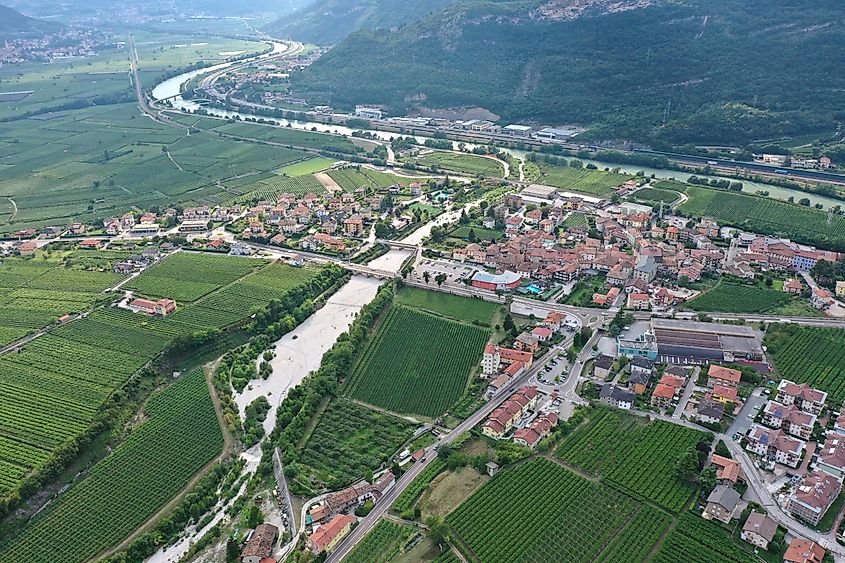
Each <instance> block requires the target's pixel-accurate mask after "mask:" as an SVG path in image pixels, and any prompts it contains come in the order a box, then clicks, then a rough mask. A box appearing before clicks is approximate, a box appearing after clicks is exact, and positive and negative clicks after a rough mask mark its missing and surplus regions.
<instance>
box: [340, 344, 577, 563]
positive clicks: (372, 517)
mask: <svg viewBox="0 0 845 563" xmlns="http://www.w3.org/2000/svg"><path fill="white" fill-rule="evenodd" d="M571 343H572V338H571V337H569V338H567V339H566V340H564V341H563V342H561V343H560V344H558V345H557V346H554V347H552V348H551V349H550V350H549V351H548V352H547V353H546V355H545V356H543V357H542V358H540V359H539V360H538V361H537V362H535V363H534V365H532V366H531V369H529V370H527V371H526V372H525V373H523V374H522V375H520V376H519V377H517V378H516V380H514V381H512V382H511V385H510V387H504V388H502V389H500V390H499V392H498V393H496V394H495V395H494V396H493V397H492V398H491V399H490V401H489V402H487V403H485V404H484V406H483V407H481V408H480V409H479V410H477V411H475V413H474V414H473V415H472V416H470V417H469V418H467V419H466V420H464V421H463V422H461V423H460V424H459V425H458V426H456V427H455V429H454V430H452V431H451V432H449V433H448V434H446V435H445V436H443V437H442V438H441V440H440V441H439V442H438V443H437V444H434V445H432V446H429V447H428V448H427V449H426V455H425V457H424V459H423V460H420V461H418V462H416V463H415V464H414V465H413V466H412V467H411V469H409V470H408V472H407V473H405V474H404V475H402V477H401V478H400V479H399V481H397V482H396V485H395V486H394V487H393V488H392V489H391V490H390V492H388V493H387V494H386V495H385V496H383V497H382V498H381V500H380V501H379V502H378V504H376V506H375V508H373V510H372V511H371V512H370V514H369V515H368V516H367V517H366V518H364V519H363V520H361V522H359V523H358V526H357V527H356V528H355V529H354V530H353V531H352V533H351V534H349V535H348V536H347V537H346V538H345V539H344V540H343V541H342V542H341V543H340V545H338V546H337V548H336V549H335V550H334V551H333V552H332V553H331V554H330V555H329V557H328V559H327V560H326V561H327V563H338V562H339V561H341V560H342V559H343V558H344V557H346V556H347V555H348V554H349V552H350V551H351V550H352V549H353V548H354V547H355V545H356V544H357V543H358V542H360V541H361V540H362V539H363V538H364V537H365V536H366V535H367V533H369V531H370V530H372V529H373V527H375V525H376V524H377V523H378V521H379V520H380V519H381V517H382V516H384V514H385V513H386V512H387V511H388V509H389V508H390V507H391V506H392V505H393V503H394V502H395V501H396V499H397V498H398V497H399V495H401V494H402V493H403V492H404V491H405V489H407V488H408V486H409V485H410V484H411V483H412V482H413V480H414V479H415V478H416V477H417V476H418V475H419V474H420V473H422V472H423V471H424V470H425V468H426V467H428V466H429V465H431V463H432V462H433V461H434V460H435V459H437V450H436V447H437V446H438V445H439V444H450V443H452V442H454V441H455V440H456V439H457V438H458V437H459V436H460V435H462V434H464V433H465V432H469V431H470V430H472V429H473V428H475V427H476V426H478V425H479V424H481V421H483V420H484V419H485V418H487V417H488V416H489V415H490V413H492V412H493V411H494V410H495V409H496V408H497V407H498V406H499V405H501V404H502V403H504V402H505V400H507V398H508V397H510V396H511V395H512V394H513V392H514V391H515V390H516V389H518V388H519V387H521V386H523V385H525V384H526V383H528V382H529V381H530V380H531V379H532V378H533V377H535V376H536V375H537V374H538V373H539V372H540V370H542V369H544V368H545V366H546V364H547V363H548V362H549V361H550V360H551V359H552V358H555V357H557V354H558V353H559V352H561V351H562V350H565V349H566V348H567V347H568V346H569V345H571ZM575 379H576V381H577V377H576V378H575ZM567 381H568V380H567Z"/></svg>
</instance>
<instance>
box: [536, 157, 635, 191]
mask: <svg viewBox="0 0 845 563" xmlns="http://www.w3.org/2000/svg"><path fill="white" fill-rule="evenodd" d="M531 164H532V166H531V167H529V168H531V170H534V171H535V172H534V174H532V177H531V181H532V182H535V183H538V184H543V185H547V186H555V187H558V188H561V189H563V190H566V191H570V192H576V193H583V194H587V195H592V196H597V197H607V196H610V195H611V194H613V188H615V187H616V186H620V185H622V184H624V183H625V182H626V181H627V180H630V179H631V178H633V177H634V176H633V175H632V174H616V173H613V172H605V171H604V170H589V169H586V168H572V167H569V166H555V165H552V164H546V163H544V162H534V163H531Z"/></svg>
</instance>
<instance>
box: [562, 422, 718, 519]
mask: <svg viewBox="0 0 845 563" xmlns="http://www.w3.org/2000/svg"><path fill="white" fill-rule="evenodd" d="M703 440H706V435H705V433H704V432H698V431H695V430H691V429H689V428H686V427H684V426H678V425H676V424H670V423H668V422H663V421H659V420H658V421H652V422H647V421H646V419H645V418H642V417H638V416H634V415H628V414H624V413H622V412H617V411H614V410H610V409H606V408H598V409H596V410H595V411H593V413H592V414H591V415H590V418H589V421H588V422H587V423H586V424H584V425H583V426H581V427H580V428H578V430H576V431H575V432H573V433H572V434H570V435H569V436H568V437H567V438H566V440H565V441H564V442H563V444H561V446H560V447H559V448H558V450H557V451H556V452H555V453H556V455H557V456H558V457H560V458H561V459H563V460H564V461H565V462H567V463H570V464H572V465H573V466H576V467H578V468H580V469H582V470H583V471H586V472H588V473H592V474H594V475H597V476H598V477H600V478H601V480H602V482H605V483H609V484H612V485H613V486H615V487H618V488H619V489H621V490H623V491H626V492H628V493H629V494H631V495H633V496H635V497H637V498H643V499H647V500H650V501H652V502H655V503H657V504H659V505H661V506H664V507H666V508H668V509H669V510H672V511H675V512H678V511H680V510H681V509H683V507H684V506H685V505H686V504H687V502H688V501H689V499H690V497H691V496H692V494H693V493H694V492H695V490H696V486H695V485H694V484H693V483H690V482H688V481H686V480H683V479H682V478H681V476H679V475H678V472H677V469H676V463H677V460H678V459H679V458H680V457H681V456H683V455H686V454H688V453H689V452H694V451H695V447H696V445H697V444H698V443H699V442H701V441H703Z"/></svg>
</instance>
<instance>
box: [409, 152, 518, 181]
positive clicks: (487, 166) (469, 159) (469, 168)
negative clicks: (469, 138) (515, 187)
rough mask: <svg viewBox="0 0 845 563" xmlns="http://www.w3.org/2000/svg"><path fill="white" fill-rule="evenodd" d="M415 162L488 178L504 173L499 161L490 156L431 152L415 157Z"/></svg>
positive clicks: (498, 176) (502, 175) (500, 175)
mask: <svg viewBox="0 0 845 563" xmlns="http://www.w3.org/2000/svg"><path fill="white" fill-rule="evenodd" d="M415 163H416V164H420V165H422V166H432V167H435V168H437V169H442V170H446V171H451V172H458V173H461V174H472V175H481V176H487V177H490V178H502V177H504V175H505V169H504V166H502V163H501V162H499V161H497V160H494V159H492V158H485V157H483V156H475V155H470V154H455V153H450V152H433V153H430V154H427V155H424V156H422V157H420V158H417V159H416V160H415Z"/></svg>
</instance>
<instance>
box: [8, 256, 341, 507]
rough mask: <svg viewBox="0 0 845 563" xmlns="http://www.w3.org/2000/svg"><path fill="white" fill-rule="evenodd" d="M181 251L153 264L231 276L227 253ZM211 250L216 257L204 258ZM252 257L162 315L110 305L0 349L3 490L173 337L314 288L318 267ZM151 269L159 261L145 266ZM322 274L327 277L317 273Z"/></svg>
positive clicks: (85, 422) (72, 436)
mask: <svg viewBox="0 0 845 563" xmlns="http://www.w3.org/2000/svg"><path fill="white" fill-rule="evenodd" d="M182 254H183V253H179V254H177V255H175V256H172V257H170V258H165V259H164V260H163V261H162V262H160V263H159V264H160V265H161V266H162V268H163V269H165V270H166V269H167V268H170V266H168V265H167V264H168V262H169V261H171V260H174V259H176V262H172V263H171V264H174V263H178V264H179V265H180V268H181V270H180V271H182V272H185V273H186V274H187V273H189V272H192V271H195V270H196V269H197V268H199V266H200V265H203V266H204V267H207V266H208V265H209V264H216V265H218V266H219V267H218V268H217V269H216V271H215V273H212V272H211V271H209V273H208V279H209V280H215V282H216V283H218V284H221V285H223V284H226V283H228V280H230V279H231V277H230V276H231V272H232V270H231V269H229V268H228V267H227V266H226V265H225V263H223V262H219V263H218V262H217V261H218V260H223V261H228V260H231V259H232V258H231V257H226V256H220V255H200V254H189V253H184V255H183V256H182ZM208 256H212V257H213V262H207V260H208V258H207V257H208ZM177 257H178V258H177ZM241 260H245V259H240V260H235V261H234V262H233V264H239V265H238V266H235V267H234V268H233V269H235V268H237V269H239V270H238V271H241V272H244V273H246V272H252V267H249V268H246V269H244V266H243V264H244V263H243V262H241ZM250 264H255V265H256V267H260V266H261V265H262V264H265V265H264V267H263V268H262V269H261V270H260V271H258V272H255V273H252V274H251V275H245V276H244V277H242V278H241V279H238V280H233V283H229V285H226V286H225V287H220V286H217V287H219V289H217V288H215V290H214V291H212V292H210V293H209V294H208V295H207V296H206V297H204V298H202V299H199V300H197V301H196V302H195V303H193V304H189V305H183V304H180V306H179V308H178V309H177V311H176V312H175V313H173V314H171V315H169V316H167V317H165V318H151V317H148V316H146V315H141V314H133V313H131V312H129V311H127V310H125V309H118V308H115V307H109V308H105V309H98V310H95V311H94V312H93V313H91V314H90V315H88V316H87V317H86V318H84V319H80V320H77V321H74V322H71V323H69V324H66V325H63V326H61V327H59V328H56V329H53V330H52V331H51V332H50V333H49V334H46V335H44V336H41V337H40V338H37V339H35V340H33V341H32V342H30V343H28V344H26V345H25V346H23V347H22V348H21V350H20V352H18V353H15V354H7V355H5V356H2V357H0V497H3V496H5V495H6V494H9V493H10V492H12V491H14V490H15V489H16V488H17V487H18V486H19V485H20V482H21V478H22V477H23V476H24V475H25V474H27V473H29V472H30V471H32V470H39V469H41V468H42V467H43V466H44V465H45V464H47V463H48V462H49V461H50V460H51V458H52V457H53V456H54V455H56V453H57V452H58V451H60V450H61V449H62V448H65V447H68V445H69V444H72V443H73V442H74V440H76V439H77V438H78V436H79V435H81V434H82V433H84V432H85V431H86V430H87V429H88V427H89V425H90V424H91V422H92V421H93V420H94V418H95V417H96V415H97V413H98V411H99V409H100V407H101V406H102V405H103V404H104V402H105V401H106V400H107V399H108V397H109V396H110V395H111V394H112V392H113V391H114V390H115V389H116V388H118V387H120V386H121V385H123V384H124V383H125V382H126V380H127V379H128V378H129V377H130V376H131V375H132V374H133V373H135V372H136V371H137V370H138V369H140V368H141V367H142V366H143V365H144V364H146V363H147V362H148V361H150V360H151V359H153V358H154V357H156V356H157V355H158V354H160V353H162V352H163V351H164V350H166V349H167V348H168V347H170V346H171V344H172V343H173V342H175V341H176V340H177V339H180V338H184V337H187V336H191V335H193V334H195V333H197V332H201V331H207V330H213V329H222V328H225V327H228V326H230V325H232V324H234V323H237V322H240V321H243V320H244V319H246V318H247V317H249V315H251V314H252V313H254V312H257V311H259V310H261V309H265V308H266V307H267V305H268V303H269V302H270V301H271V300H273V299H281V298H283V297H284V295H285V294H286V293H287V292H288V291H289V290H291V289H293V288H295V287H310V284H313V283H315V282H316V281H317V280H320V279H322V278H323V272H322V271H321V270H316V269H310V268H293V267H290V266H287V265H283V264H279V263H273V264H269V265H266V263H264V262H261V261H258V260H255V261H251V262H250ZM155 268H158V266H156V267H154V268H152V269H151V270H150V271H152V270H154V269H155ZM200 271H201V270H200ZM223 272H228V274H227V277H222V273H223ZM173 275H174V276H176V275H178V272H175V271H174V273H173ZM215 276H217V277H215ZM141 277H143V276H141ZM139 279H140V278H139ZM161 279H162V280H165V279H168V278H164V277H163V278H161ZM172 279H176V278H172ZM321 283H322V284H323V285H325V283H330V282H329V281H326V280H325V279H323V280H322V282H321ZM192 287H193V286H192ZM205 289H206V288H205V286H203V291H204V290H205ZM319 289H320V288H319V287H316V288H314V291H319ZM68 358H72V359H73V361H68Z"/></svg>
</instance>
